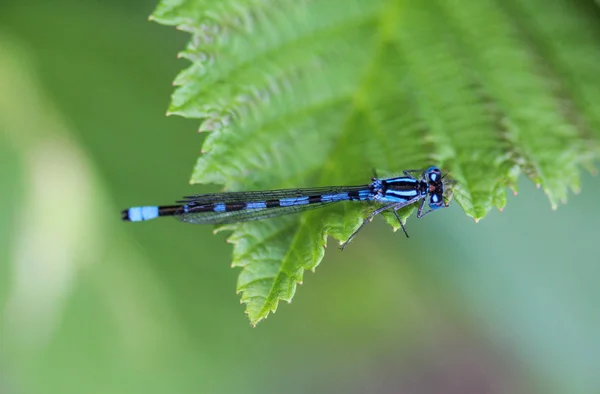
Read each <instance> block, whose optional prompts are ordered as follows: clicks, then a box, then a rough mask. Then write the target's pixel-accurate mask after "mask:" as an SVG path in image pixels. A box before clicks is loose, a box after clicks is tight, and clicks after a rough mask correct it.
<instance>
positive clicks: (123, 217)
mask: <svg viewBox="0 0 600 394" xmlns="http://www.w3.org/2000/svg"><path fill="white" fill-rule="evenodd" d="M121 220H123V221H124V222H131V219H130V218H129V209H124V210H122V211H121Z"/></svg>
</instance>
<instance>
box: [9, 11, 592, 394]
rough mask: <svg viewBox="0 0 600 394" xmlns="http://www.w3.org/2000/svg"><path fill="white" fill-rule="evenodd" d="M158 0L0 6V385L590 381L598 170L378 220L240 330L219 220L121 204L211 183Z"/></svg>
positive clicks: (497, 387)
mask: <svg viewBox="0 0 600 394" xmlns="http://www.w3.org/2000/svg"><path fill="white" fill-rule="evenodd" d="M155 4H156V3H155V2H154V1H147V0H140V1H135V2H133V1H131V2H127V1H104V2H94V1H86V2H80V1H69V0H60V1H58V0H57V1H54V2H52V3H49V2H43V1H41V0H38V1H34V0H30V1H27V2H20V1H16V0H4V1H3V2H2V3H1V4H0V185H1V190H2V192H1V193H0V218H1V220H0V316H1V317H0V319H1V321H0V323H1V325H0V327H1V331H0V335H1V336H0V393H1V394H5V393H7V394H13V393H35V394H38V393H165V392H170V393H231V392H236V393H269V392H272V393H281V392H285V393H305V392H328V393H336V392H339V393H362V392H375V393H394V392H398V393H400V392H402V393H440V392H444V393H518V392H520V393H525V392H527V393H532V392H533V393H565V392H569V393H599V392H600V338H599V334H600V308H599V307H598V301H600V286H598V283H599V282H598V280H599V278H600V258H599V257H598V256H599V255H598V244H597V243H596V242H598V240H599V235H600V230H599V228H598V199H597V197H596V196H597V195H598V194H599V193H600V184H599V182H598V178H597V177H592V176H588V175H586V176H584V178H583V182H582V189H583V192H582V193H581V194H580V195H577V196H572V197H571V199H570V201H569V203H568V205H565V206H561V207H560V209H559V210H558V211H556V212H553V211H552V210H551V209H550V204H549V203H548V201H547V199H546V197H545V196H544V195H543V193H542V191H540V190H536V189H535V187H533V185H531V183H530V182H528V181H523V182H522V184H521V188H520V192H519V195H518V196H516V197H510V198H509V202H508V205H507V207H506V209H505V211H504V212H503V213H498V212H492V213H491V214H490V215H489V216H488V217H487V218H486V219H485V220H483V221H482V222H481V223H479V224H477V225H475V224H474V223H473V222H472V220H470V219H468V218H467V217H466V216H465V215H464V214H463V213H462V212H461V209H460V207H458V206H457V205H456V204H455V205H454V206H452V207H451V209H448V210H444V211H443V212H441V213H439V214H436V215H431V216H428V217H427V219H426V220H420V221H417V220H411V221H410V222H409V230H410V231H411V238H410V240H406V239H405V238H404V237H403V235H402V234H393V233H392V231H391V230H390V228H389V227H387V226H386V225H385V224H384V223H383V221H382V220H376V221H375V222H374V223H373V224H372V225H369V226H368V227H367V228H366V229H365V230H364V231H363V232H361V234H360V237H358V238H357V239H356V241H355V242H353V243H352V244H351V247H349V248H348V249H347V250H346V251H344V252H343V253H341V252H339V251H338V250H336V249H335V248H334V247H330V248H329V249H328V251H327V254H326V256H325V259H324V261H323V262H322V263H321V265H320V266H319V268H318V269H317V272H316V274H311V273H308V274H307V275H306V276H305V281H304V285H302V286H301V287H300V288H299V289H298V291H297V293H296V297H295V298H294V302H293V305H280V307H279V309H278V311H277V313H276V314H275V315H273V316H272V318H270V319H268V320H266V321H264V322H262V323H260V324H259V325H258V327H257V328H254V329H253V328H251V327H250V325H249V324H248V320H247V319H246V317H245V315H244V314H243V306H242V305H240V304H239V302H238V301H239V296H237V295H236V294H235V283H236V276H237V270H232V269H231V268H230V267H229V261H230V253H231V247H230V246H229V245H227V244H226V243H225V242H224V240H225V237H226V235H225V234H218V235H213V234H212V229H211V228H210V226H207V227H204V226H197V227H194V226H187V225H183V224H181V223H178V222H177V221H172V220H164V221H163V220H160V221H156V222H149V223H144V224H142V225H130V224H126V223H122V222H121V221H120V217H119V211H120V209H122V208H125V207H127V206H130V205H137V204H154V203H157V202H163V203H168V202H170V201H172V200H174V199H176V198H178V197H179V196H182V195H187V194H190V193H201V192H205V191H209V190H217V189H216V188H214V187H213V188H209V187H198V186H194V187H191V186H189V185H188V180H189V176H190V174H191V170H192V166H193V165H194V163H195V160H196V158H197V156H198V154H199V151H200V149H201V144H202V141H203V138H204V137H203V136H202V135H199V134H197V133H195V130H196V129H197V127H198V124H199V122H198V121H196V120H186V119H182V118H177V117H169V118H168V117H166V116H165V112H166V108H167V106H168V102H169V96H170V94H171V92H172V90H173V88H172V86H171V81H172V80H173V79H174V77H175V75H176V74H177V72H178V71H179V70H181V69H182V68H184V67H186V66H187V65H188V64H187V63H186V62H184V61H178V60H177V58H176V53H177V52H178V51H179V50H181V49H183V47H184V45H185V42H186V40H187V39H188V36H187V35H186V34H185V33H182V32H178V31H176V30H174V29H171V28H167V27H163V26H159V25H157V24H154V23H150V22H148V20H147V17H148V15H149V14H150V13H151V11H152V9H153V7H154V6H155ZM592 82H593V81H590V83H592ZM333 245H334V243H332V244H331V246H333Z"/></svg>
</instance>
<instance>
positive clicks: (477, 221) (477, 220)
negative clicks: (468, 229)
mask: <svg viewBox="0 0 600 394" xmlns="http://www.w3.org/2000/svg"><path fill="white" fill-rule="evenodd" d="M473 220H474V221H475V223H479V221H480V220H481V219H480V218H473Z"/></svg>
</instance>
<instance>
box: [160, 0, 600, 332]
mask: <svg viewBox="0 0 600 394" xmlns="http://www.w3.org/2000/svg"><path fill="white" fill-rule="evenodd" d="M597 13H598V10H597V9H596V8H595V5H594V4H588V3H584V2H583V1H580V2H569V1H567V0H564V1H556V2H552V3H547V2H544V1H541V0H531V1H525V0H523V1H516V0H481V1H476V2H472V1H467V0H443V1H442V0H437V1H402V0H312V1H307V0H262V1H259V0H223V1H218V2H215V1H209V0H176V1H174V0H163V1H162V3H161V4H160V5H159V6H158V8H157V9H156V11H155V13H154V15H153V16H152V18H153V19H154V20H156V21H158V22H160V23H163V24H169V25H175V26H177V27H178V28H179V29H182V30H185V31H188V32H190V33H191V34H192V39H191V41H190V43H189V45H188V47H187V48H186V50H185V51H183V52H182V53H181V55H182V57H185V58H187V59H189V60H190V61H191V62H192V65H191V66H190V67H189V68H188V69H186V70H185V71H183V72H182V73H181V74H180V75H179V76H178V77H177V79H176V80H175V84H176V85H177V90H176V92H175V94H174V95H173V99H172V104H171V107H170V109H169V112H170V113H173V114H178V115H181V116H185V117H191V118H198V119H201V126H200V130H201V131H211V133H210V134H209V135H208V136H207V138H206V140H205V142H204V146H203V155H202V156H201V157H200V159H199V160H198V163H197V165H196V167H195V170H194V173H193V175H192V182H193V183H218V184H223V185H225V188H226V189H227V190H249V189H262V188H280V187H306V186H319V185H329V184H340V185H343V184H364V183H366V180H368V179H369V178H370V176H371V174H372V169H373V168H378V169H385V170H386V171H389V172H390V173H394V172H396V173H399V172H400V171H401V170H403V169H407V168H421V167H425V166H428V165H431V164H436V165H440V166H442V167H443V168H444V169H446V170H449V171H450V173H451V176H452V177H453V178H454V179H456V180H457V181H458V185H457V187H456V188H455V190H454V197H455V199H456V201H457V202H458V204H459V205H460V206H461V207H462V208H463V209H464V211H465V213H466V214H467V215H469V216H471V217H473V218H475V219H476V220H478V219H480V218H483V217H484V216H485V215H486V213H487V212H488V211H489V210H490V209H491V208H492V207H494V206H495V207H497V208H499V209H501V208H502V207H503V206H504V205H505V202H506V188H507V187H509V188H512V189H515V188H516V180H517V177H518V175H519V174H520V173H524V174H526V175H527V176H528V177H529V178H530V179H531V180H532V181H533V182H535V183H536V184H538V185H540V186H541V187H542V188H543V190H544V191H545V192H546V194H547V195H548V197H549V199H550V202H551V204H552V207H556V206H557V203H558V202H564V201H566V197H567V193H568V190H569V189H571V190H575V191H577V190H578V189H579V172H580V166H582V165H584V166H586V167H588V168H591V165H592V161H593V160H594V159H595V158H596V157H597V155H598V151H599V149H598V143H597V139H598V130H600V127H599V126H600V104H598V103H600V91H599V90H598V88H597V86H596V85H595V84H590V83H589V81H590V80H595V76H596V74H597V70H598V64H600V51H598V49H597V43H598V42H599V40H600V25H598V23H597ZM343 205H346V206H344V207H342V208H340V209H342V210H341V211H340V210H337V211H336V210H326V211H325V212H323V211H313V212H308V213H305V214H302V215H296V216H295V217H287V218H280V219H273V220H269V221H264V222H256V223H243V224H236V225H230V226H227V227H226V229H228V230H233V234H232V235H231V237H230V238H229V240H230V241H231V242H232V243H233V244H234V245H235V248H234V258H233V265H234V266H240V267H242V268H243V269H242V272H241V274H240V277H239V281H238V290H239V291H240V292H242V301H243V302H245V303H247V313H248V315H249V318H250V320H251V322H252V323H253V324H256V323H257V322H258V321H260V320H261V319H263V318H265V317H266V316H267V315H268V314H269V312H270V311H275V309H276V308H277V304H278V302H279V300H286V301H291V299H292V297H293V295H294V292H295V289H296V285H297V283H301V281H302V276H303V272H304V270H306V269H310V270H314V269H315V267H316V266H317V265H318V263H319V262H320V261H321V259H322V257H323V253H324V252H323V250H324V249H323V247H324V245H325V244H326V240H327V236H328V235H331V236H333V237H335V238H337V239H339V240H345V239H346V238H347V237H348V236H349V235H350V234H351V233H352V231H353V230H354V229H356V228H357V226H358V225H359V224H360V223H361V221H362V217H364V214H365V211H364V207H360V206H356V205H353V204H343ZM411 209H412V208H411ZM409 211H410V209H409V210H408V211H405V212H404V216H407V215H408V214H409V213H410V212H409ZM389 221H390V223H393V221H392V220H389Z"/></svg>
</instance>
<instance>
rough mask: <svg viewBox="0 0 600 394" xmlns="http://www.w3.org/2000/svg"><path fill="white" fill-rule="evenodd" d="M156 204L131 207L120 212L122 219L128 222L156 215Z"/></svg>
mask: <svg viewBox="0 0 600 394" xmlns="http://www.w3.org/2000/svg"><path fill="white" fill-rule="evenodd" d="M158 216H159V215H158V207H157V206H147V207H132V208H129V209H126V210H125V211H123V212H122V219H123V220H126V221H129V222H141V221H144V220H150V219H156V218H157V217H158Z"/></svg>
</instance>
